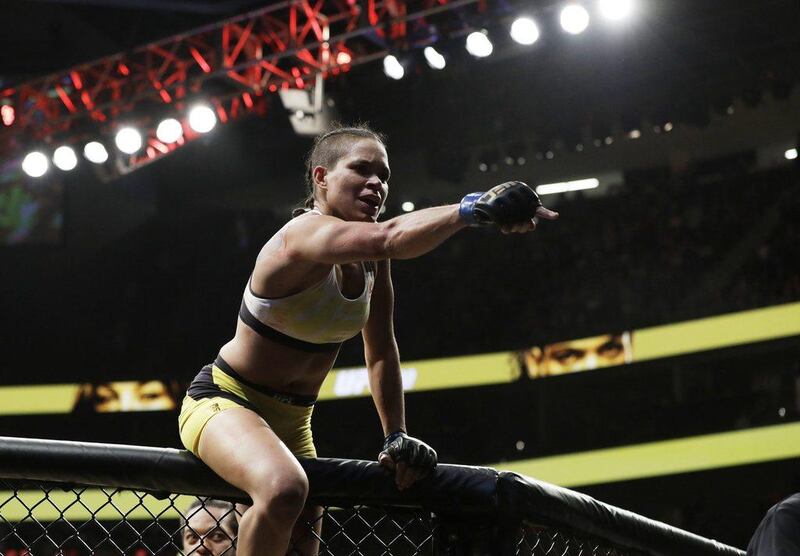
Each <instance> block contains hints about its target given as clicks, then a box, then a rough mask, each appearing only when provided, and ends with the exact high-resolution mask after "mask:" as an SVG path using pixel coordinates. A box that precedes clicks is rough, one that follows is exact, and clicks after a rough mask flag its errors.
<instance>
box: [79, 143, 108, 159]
mask: <svg viewBox="0 0 800 556" xmlns="http://www.w3.org/2000/svg"><path fill="white" fill-rule="evenodd" d="M83 156H84V157H86V160H88V161H89V162H94V163H95V164H102V163H103V162H105V161H106V160H108V151H107V150H106V148H105V146H104V145H103V144H102V143H98V142H97V141H90V142H88V143H86V146H84V147H83Z"/></svg>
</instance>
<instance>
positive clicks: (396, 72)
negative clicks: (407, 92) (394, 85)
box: [383, 54, 406, 79]
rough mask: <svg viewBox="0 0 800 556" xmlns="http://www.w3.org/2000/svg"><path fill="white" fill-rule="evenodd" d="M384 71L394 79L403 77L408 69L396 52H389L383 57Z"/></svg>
mask: <svg viewBox="0 0 800 556" xmlns="http://www.w3.org/2000/svg"><path fill="white" fill-rule="evenodd" d="M383 72H384V73H385V74H386V75H387V76H389V77H391V78H392V79H403V76H404V75H405V74H406V70H405V69H403V64H401V63H400V60H398V59H397V58H396V57H395V56H394V54H389V55H388V56H386V58H384V59H383Z"/></svg>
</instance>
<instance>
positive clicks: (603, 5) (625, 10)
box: [598, 0, 633, 21]
mask: <svg viewBox="0 0 800 556" xmlns="http://www.w3.org/2000/svg"><path fill="white" fill-rule="evenodd" d="M598 7H599V8H600V13H601V14H603V17H605V18H606V19H608V20H611V21H619V20H621V19H625V18H626V17H628V16H629V15H631V12H632V11H633V1H632V0H600V2H598Z"/></svg>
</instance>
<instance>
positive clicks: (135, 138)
mask: <svg viewBox="0 0 800 556" xmlns="http://www.w3.org/2000/svg"><path fill="white" fill-rule="evenodd" d="M114 143H115V144H116V145H117V148H118V149H119V150H121V151H122V152H124V153H125V154H133V153H135V152H136V151H138V150H139V149H141V148H142V134H141V133H139V132H138V131H136V130H135V129H133V128H132V127H123V128H122V129H120V130H119V131H118V132H117V135H116V137H114Z"/></svg>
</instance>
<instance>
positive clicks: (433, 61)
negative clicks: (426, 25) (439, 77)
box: [422, 46, 447, 70]
mask: <svg viewBox="0 0 800 556" xmlns="http://www.w3.org/2000/svg"><path fill="white" fill-rule="evenodd" d="M422 52H423V54H425V59H426V60H427V61H428V65H429V66H430V67H432V68H433V69H437V70H440V69H444V67H445V66H446V65H447V62H446V61H445V59H444V56H442V55H441V54H439V52H438V51H437V50H436V49H435V48H433V47H432V46H426V47H425V50H423V51H422Z"/></svg>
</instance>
